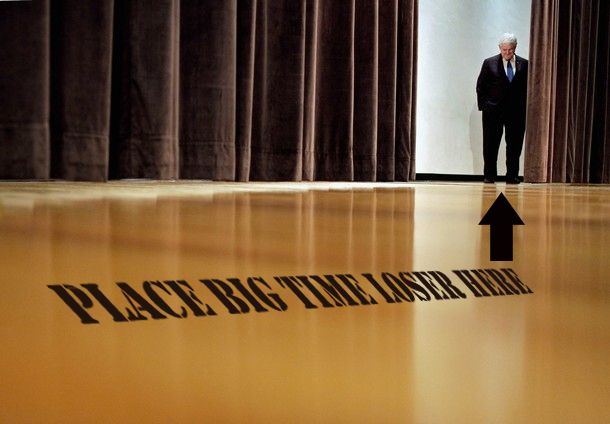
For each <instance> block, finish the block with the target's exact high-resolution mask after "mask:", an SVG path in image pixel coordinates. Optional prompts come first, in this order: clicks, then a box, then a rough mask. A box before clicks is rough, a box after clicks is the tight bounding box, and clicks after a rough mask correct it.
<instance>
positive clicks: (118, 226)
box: [0, 182, 610, 423]
mask: <svg viewBox="0 0 610 424" xmlns="http://www.w3.org/2000/svg"><path fill="white" fill-rule="evenodd" d="M500 192H503V193H504V194H505V195H506V197H507V198H508V200H509V201H510V203H511V204H512V206H513V207H514V208H515V210H516V211H517V212H518V214H519V215H520V216H521V218H522V219H523V221H524V222H525V226H516V227H514V231H513V234H514V237H513V242H514V259H513V261H505V262H491V261H490V260H489V245H490V237H489V234H490V229H489V227H484V226H479V225H478V222H479V220H480V219H481V217H482V216H483V215H484V213H485V212H486V211H487V210H488V208H489V207H490V205H491V204H492V203H493V201H494V200H495V199H496V197H497V196H498V194H499V193H500ZM0 240H2V243H1V245H0V263H1V265H2V266H1V270H2V273H1V275H0V287H1V297H0V306H1V307H0V341H1V343H0V354H1V365H0V366H1V384H0V405H1V406H0V422H7V423H8V422H10V423H18V422H27V423H30V422H45V423H47V422H62V423H64V422H78V423H83V422H172V423H177V422H282V423H284V422H333V423H334V422H350V423H351V422H366V423H370V422H400V423H406V422H415V423H448V422H451V423H454V422H463V423H473V422H480V423H492V422H493V423H500V422H509V423H512V422H535V423H539V422H549V423H556V422H567V423H574V422H587V423H589V422H599V423H602V422H610V365H609V363H610V362H609V361H608V358H609V354H610V284H609V279H610V249H609V248H610V188H609V187H607V186H597V187H594V186H588V187H585V186H580V187H577V186H568V185H527V184H522V185H520V186H509V187H507V186H505V185H504V184H498V185H496V186H489V185H485V186H484V185H482V184H474V183H473V184H432V183H427V184H426V183H414V184H339V183H336V184H329V183H326V184H325V183H318V184H312V183H310V184H307V183H302V184H280V183H276V184H273V183H270V184H221V183H197V182H181V183H150V182H114V183H109V184H85V183H83V184H70V183H8V182H4V183H0ZM508 268H510V269H512V270H513V273H514V275H512V276H513V279H511V278H510V276H511V274H510V272H509V271H502V270H503V269H508ZM479 269H492V270H496V272H497V274H494V272H493V271H489V272H488V273H487V274H485V273H480V275H487V276H488V277H494V276H495V277H496V279H495V280H494V279H489V281H488V282H487V284H480V285H481V287H482V288H483V289H485V290H486V291H487V293H492V292H494V291H495V292H496V294H497V296H493V295H492V296H481V297H476V296H475V295H474V291H473V290H471V289H470V288H469V286H468V285H467V284H466V283H465V282H464V281H463V280H461V278H460V274H459V273H455V272H454V270H479ZM414 271H420V272H424V271H426V272H428V273H427V274H422V273H420V274H415V273H414ZM430 271H437V273H436V274H434V273H431V272H430ZM384 272H386V273H389V274H382V273H384ZM401 273H402V274H401ZM502 273H504V274H502ZM337 274H341V275H342V276H341V277H339V276H337ZM344 274H350V275H351V277H346V276H345V275H344ZM390 274H391V275H390ZM328 275H331V277H326V276H328ZM441 275H444V276H446V277H447V279H448V280H449V281H446V280H445V281H444V284H445V285H443V280H442V278H441V280H438V279H435V278H436V277H440V276H441ZM461 275H462V277H464V276H466V275H467V273H463V274H461ZM468 275H471V276H472V275H476V274H475V273H474V271H472V272H471V273H470V274H468ZM498 275H501V276H502V275H503V280H502V278H499V277H498ZM281 276H284V277H286V279H281V278H274V277H281ZM290 276H297V277H301V278H300V279H299V278H296V279H291V278H289V277H290ZM306 276H307V277H306ZM314 276H315V277H314ZM332 276H334V277H332ZM367 276H369V277H370V278H367ZM248 277H260V279H250V280H248ZM433 277H435V278H433ZM235 278H237V279H239V281H237V280H235ZM517 278H518V280H519V281H520V282H521V283H522V284H523V287H525V286H527V287H529V288H530V289H531V290H532V291H533V293H528V292H527V290H517V289H519V288H520V286H519V284H518V281H517ZM178 280H183V281H181V282H180V281H178ZM331 280H332V281H334V283H335V285H334V286H333V285H332V281H331ZM147 281H148V283H146V282H147ZM481 281H482V280H481ZM494 281H495V283H494ZM502 281H504V283H502ZM121 283H125V284H121ZM239 283H241V284H242V286H241V289H243V290H240V287H239ZM248 283H250V284H249V285H248ZM306 283H307V284H306ZM392 283H393V284H394V287H395V288H396V291H395V292H392V290H391V285H392ZM308 284H309V285H308ZM324 284H326V286H325V285H324ZM375 284H377V286H375ZM282 286H283V287H282ZM291 287H292V288H291ZM324 287H326V289H324ZM333 287H334V288H335V291H334V292H333ZM452 287H455V290H453V291H452V289H451V288H452ZM472 287H473V288H475V289H476V286H474V285H473V286H472ZM511 287H512V289H513V290H514V291H513V294H511V295H509V293H511ZM435 288H436V290H435ZM339 289H341V290H343V291H341V290H339ZM227 290H232V297H231V296H229V294H230V293H229V292H228V291H227ZM299 290H300V291H299ZM316 290H317V293H316ZM435 292H436V295H438V297H440V299H437V298H436V297H435ZM458 292H459V293H462V294H464V296H466V297H465V298H462V297H461V296H460V295H459V294H457V293H458ZM269 293H271V294H269ZM299 293H300V295H301V296H302V297H303V298H301V297H299ZM333 293H334V296H333ZM384 293H385V295H384ZM500 293H502V294H503V295H500ZM456 294H457V295H456ZM426 296H428V298H429V299H430V300H427V301H426ZM445 297H446V299H445ZM350 299H351V302H350ZM422 299H423V300H422ZM373 300H374V301H375V302H376V304H373V303H374V302H373ZM198 301H199V302H198ZM223 301H224V303H223ZM367 303H368V305H367ZM339 305H345V306H339ZM286 308H287V309H286ZM283 309H285V310H283ZM246 310H247V311H248V312H245V311H246ZM263 310H265V311H266V312H264V311H263ZM231 312H236V313H233V314H232V313H231ZM240 312H241V313H240ZM183 316H184V317H183ZM94 321H96V322H97V323H94ZM83 322H92V323H83Z"/></svg>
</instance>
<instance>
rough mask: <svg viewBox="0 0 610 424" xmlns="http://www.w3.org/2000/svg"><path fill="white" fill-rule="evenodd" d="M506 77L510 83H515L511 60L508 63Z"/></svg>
mask: <svg viewBox="0 0 610 424" xmlns="http://www.w3.org/2000/svg"><path fill="white" fill-rule="evenodd" d="M506 76H507V77H508V80H509V81H511V82H512V81H513V76H514V74H513V66H512V65H511V64H510V60H509V61H508V62H506Z"/></svg>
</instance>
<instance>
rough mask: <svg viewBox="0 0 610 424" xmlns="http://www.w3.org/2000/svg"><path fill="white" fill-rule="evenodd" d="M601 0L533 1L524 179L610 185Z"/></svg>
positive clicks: (609, 98) (608, 56)
mask: <svg viewBox="0 0 610 424" xmlns="http://www.w3.org/2000/svg"><path fill="white" fill-rule="evenodd" d="M609 40H610V7H609V3H608V0H534V1H532V22H531V35H530V76H529V92H528V114H527V120H528V122H527V143H526V149H525V179H526V181H530V182H572V183H610V139H609V137H608V135H609V133H610V131H609V130H610V128H609V127H610V87H609V85H608V78H609V76H610V45H609Z"/></svg>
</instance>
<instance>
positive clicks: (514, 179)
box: [506, 178, 521, 184]
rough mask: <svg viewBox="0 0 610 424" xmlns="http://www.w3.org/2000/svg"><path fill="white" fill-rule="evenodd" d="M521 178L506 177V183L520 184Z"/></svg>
mask: <svg viewBox="0 0 610 424" xmlns="http://www.w3.org/2000/svg"><path fill="white" fill-rule="evenodd" d="M520 182H521V181H520V180H519V178H506V184H519V183H520Z"/></svg>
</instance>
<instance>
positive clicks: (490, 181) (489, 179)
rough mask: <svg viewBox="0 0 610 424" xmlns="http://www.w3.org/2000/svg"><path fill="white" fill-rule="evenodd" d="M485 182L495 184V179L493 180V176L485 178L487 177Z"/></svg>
mask: <svg viewBox="0 0 610 424" xmlns="http://www.w3.org/2000/svg"><path fill="white" fill-rule="evenodd" d="M483 182H484V183H485V184H493V183H495V181H494V180H492V179H491V178H485V179H484V180H483Z"/></svg>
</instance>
